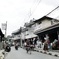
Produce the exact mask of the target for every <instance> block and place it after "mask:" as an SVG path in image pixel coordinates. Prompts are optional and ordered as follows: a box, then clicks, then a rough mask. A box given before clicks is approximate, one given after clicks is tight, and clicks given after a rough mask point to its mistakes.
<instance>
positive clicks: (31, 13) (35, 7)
mask: <svg viewBox="0 0 59 59" xmlns="http://www.w3.org/2000/svg"><path fill="white" fill-rule="evenodd" d="M40 2H41V0H39V1H38V4H37V6H36V7H35V9H34V11H33V12H32V13H31V11H30V13H31V14H30V16H29V18H30V17H31V16H32V14H33V13H34V12H35V10H36V9H37V7H38V5H39V3H40Z"/></svg>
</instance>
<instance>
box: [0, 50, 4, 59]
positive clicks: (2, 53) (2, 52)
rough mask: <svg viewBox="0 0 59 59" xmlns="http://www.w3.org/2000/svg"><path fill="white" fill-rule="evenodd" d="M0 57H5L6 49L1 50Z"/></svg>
mask: <svg viewBox="0 0 59 59" xmlns="http://www.w3.org/2000/svg"><path fill="white" fill-rule="evenodd" d="M0 59H4V50H0Z"/></svg>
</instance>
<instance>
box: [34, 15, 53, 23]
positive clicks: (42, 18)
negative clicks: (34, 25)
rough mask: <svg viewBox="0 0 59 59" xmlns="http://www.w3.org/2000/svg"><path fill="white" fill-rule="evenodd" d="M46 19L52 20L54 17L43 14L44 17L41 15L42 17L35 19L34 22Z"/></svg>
mask: <svg viewBox="0 0 59 59" xmlns="http://www.w3.org/2000/svg"><path fill="white" fill-rule="evenodd" d="M44 19H49V20H52V19H53V18H51V17H47V16H43V17H41V18H40V19H37V20H35V21H34V22H38V21H42V20H44Z"/></svg>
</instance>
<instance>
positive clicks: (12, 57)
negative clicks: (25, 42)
mask: <svg viewBox="0 0 59 59" xmlns="http://www.w3.org/2000/svg"><path fill="white" fill-rule="evenodd" d="M5 59H59V58H58V57H54V56H50V55H46V54H42V53H39V52H35V51H32V54H27V53H26V50H24V49H22V48H19V49H18V51H17V50H15V49H14V47H12V48H11V52H9V53H8V54H7V55H6V57H5Z"/></svg>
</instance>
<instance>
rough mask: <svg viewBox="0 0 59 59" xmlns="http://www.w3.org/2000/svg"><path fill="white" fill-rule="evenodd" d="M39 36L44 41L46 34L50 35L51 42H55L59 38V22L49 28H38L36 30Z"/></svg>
mask: <svg viewBox="0 0 59 59" xmlns="http://www.w3.org/2000/svg"><path fill="white" fill-rule="evenodd" d="M35 34H37V35H38V36H39V38H40V39H41V40H42V41H43V42H44V40H45V39H44V38H45V37H46V35H47V36H48V37H49V40H50V42H53V41H54V40H55V39H56V40H58V39H59V24H56V25H53V26H50V27H48V28H45V29H42V30H38V31H36V32H35Z"/></svg>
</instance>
